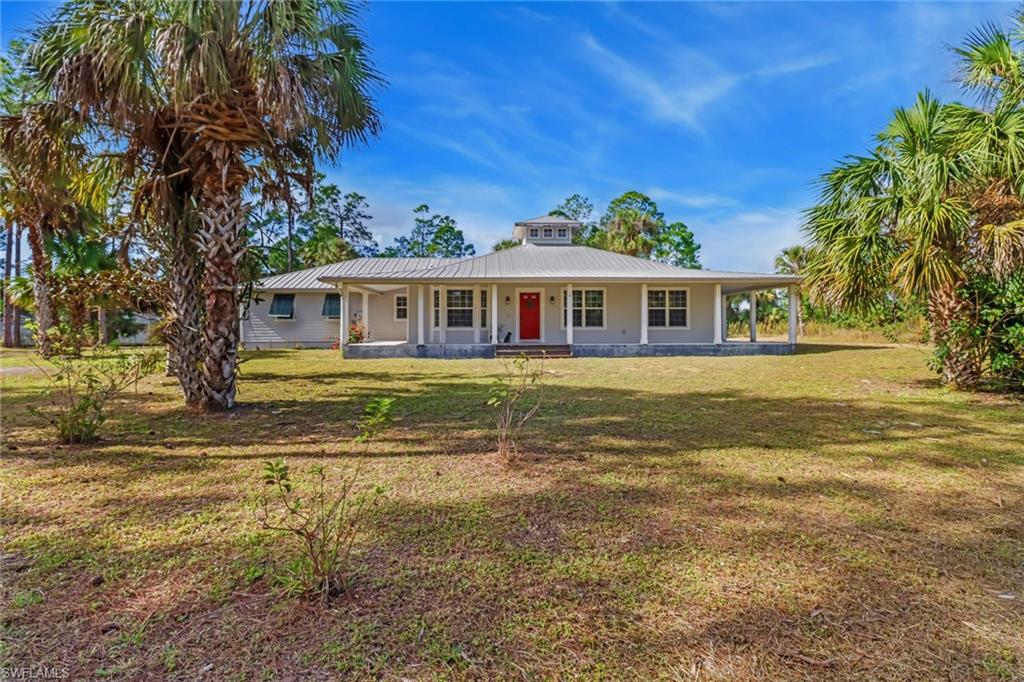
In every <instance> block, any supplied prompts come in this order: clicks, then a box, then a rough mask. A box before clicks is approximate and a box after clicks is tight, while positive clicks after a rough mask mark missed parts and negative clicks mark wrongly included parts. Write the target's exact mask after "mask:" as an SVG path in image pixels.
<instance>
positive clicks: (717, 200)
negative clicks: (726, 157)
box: [647, 187, 736, 208]
mask: <svg viewBox="0 0 1024 682" xmlns="http://www.w3.org/2000/svg"><path fill="white" fill-rule="evenodd" d="M647 195H648V196H650V197H651V198H652V199H656V200H658V201H668V202H672V203H676V204H679V205H680V206H685V207H687V208H718V207H721V206H730V205H732V204H735V203H736V202H735V200H734V199H731V198H729V197H724V196H722V195H720V194H705V193H700V192H676V191H672V190H667V189H662V188H661V187H652V188H651V189H649V190H647Z"/></svg>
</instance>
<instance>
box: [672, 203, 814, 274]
mask: <svg viewBox="0 0 1024 682" xmlns="http://www.w3.org/2000/svg"><path fill="white" fill-rule="evenodd" d="M802 220H803V219H802V216H801V211H800V209H798V208H772V207H766V208H760V209H757V210H747V211H741V212H738V213H732V214H727V215H720V216H715V217H713V218H699V217H698V218H696V219H694V220H691V221H689V222H688V225H689V226H690V229H692V230H693V232H694V236H695V237H696V238H697V241H698V242H699V243H700V245H701V252H700V256H701V263H702V264H703V265H704V267H705V268H708V269H712V270H735V271H739V272H772V270H773V269H774V267H775V256H776V255H777V254H778V253H779V251H781V250H782V249H784V248H786V247H787V246H793V245H794V244H800V243H802V242H803V235H802V234H801V232H800V227H801V225H802Z"/></svg>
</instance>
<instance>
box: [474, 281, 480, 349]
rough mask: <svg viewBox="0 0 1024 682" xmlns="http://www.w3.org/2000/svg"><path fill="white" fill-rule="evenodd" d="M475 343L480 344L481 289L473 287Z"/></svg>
mask: <svg viewBox="0 0 1024 682" xmlns="http://www.w3.org/2000/svg"><path fill="white" fill-rule="evenodd" d="M473 343H480V287H473Z"/></svg>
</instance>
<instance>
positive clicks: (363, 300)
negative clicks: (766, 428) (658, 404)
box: [338, 281, 797, 358]
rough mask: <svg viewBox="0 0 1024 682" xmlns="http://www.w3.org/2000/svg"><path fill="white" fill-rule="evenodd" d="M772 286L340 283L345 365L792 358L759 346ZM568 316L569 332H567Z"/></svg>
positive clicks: (793, 330)
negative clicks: (740, 301)
mask: <svg viewBox="0 0 1024 682" xmlns="http://www.w3.org/2000/svg"><path fill="white" fill-rule="evenodd" d="M769 288H775V287H773V286H771V283H770V282H766V283H764V284H761V283H751V282H732V283H730V282H715V283H711V282H680V283H673V282H667V283H666V282H615V283H597V282H564V283H563V282H550V281H548V282H537V283H530V282H491V283H483V284H482V283H468V282H467V283H458V282H454V283H447V282H446V283H443V284H441V283H431V282H422V283H400V282H385V281H380V282H359V283H353V284H349V283H339V284H338V289H339V293H340V296H339V298H340V305H341V315H340V319H341V321H342V329H341V333H340V337H341V339H342V346H343V348H344V352H345V356H346V357H349V358H383V357H438V358H460V357H461V358H465V357H494V356H495V351H496V349H500V348H512V347H514V346H515V345H517V344H523V345H529V344H538V345H543V344H559V345H560V346H564V347H566V348H567V349H568V351H569V353H570V354H571V355H574V356H664V355H765V354H785V353H792V352H793V351H794V349H795V344H796V334H797V325H796V319H797V315H796V305H797V297H796V291H795V288H793V287H790V288H789V335H788V338H787V339H785V340H781V341H764V340H759V339H758V332H757V293H758V291H763V290H765V289H769ZM741 294H745V295H747V296H748V297H749V301H750V304H749V316H750V325H749V329H750V334H749V337H750V338H749V339H746V338H744V339H743V340H742V342H741V343H738V342H737V341H738V340H737V339H735V338H733V339H730V338H729V337H728V333H727V320H726V317H727V316H726V299H727V297H728V296H734V295H741ZM570 316H571V318H572V324H566V322H567V320H568V318H569V317H570Z"/></svg>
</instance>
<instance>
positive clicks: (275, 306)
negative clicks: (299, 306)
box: [270, 294, 326, 320]
mask: <svg viewBox="0 0 1024 682" xmlns="http://www.w3.org/2000/svg"><path fill="white" fill-rule="evenodd" d="M325 303H326V301H325ZM270 316H271V317H277V318H280V319H282V320H291V319H294V318H295V294H274V300H273V301H271V302H270Z"/></svg>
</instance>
